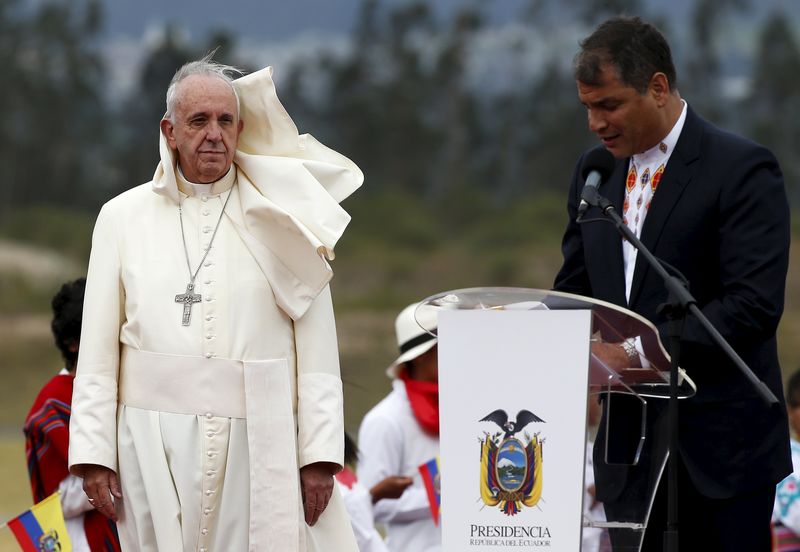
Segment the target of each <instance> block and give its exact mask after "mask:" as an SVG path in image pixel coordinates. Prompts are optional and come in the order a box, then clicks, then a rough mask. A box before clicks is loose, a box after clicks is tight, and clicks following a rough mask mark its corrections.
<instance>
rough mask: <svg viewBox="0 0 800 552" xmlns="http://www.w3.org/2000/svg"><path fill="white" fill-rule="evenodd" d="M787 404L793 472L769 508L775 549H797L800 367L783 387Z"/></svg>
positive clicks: (790, 551)
mask: <svg viewBox="0 0 800 552" xmlns="http://www.w3.org/2000/svg"><path fill="white" fill-rule="evenodd" d="M786 406H787V409H788V411H789V427H790V428H791V430H792V433H794V435H792V436H791V437H790V444H791V450H792V465H793V466H794V471H793V472H792V473H791V475H789V476H788V477H787V478H786V479H784V480H783V481H781V482H780V483H778V488H777V490H776V493H775V509H774V510H773V511H772V543H773V545H772V548H773V550H774V551H775V552H800V442H798V441H797V439H796V437H797V435H799V434H800V370H798V371H797V372H795V373H794V374H793V375H792V377H791V378H789V383H788V384H787V386H786Z"/></svg>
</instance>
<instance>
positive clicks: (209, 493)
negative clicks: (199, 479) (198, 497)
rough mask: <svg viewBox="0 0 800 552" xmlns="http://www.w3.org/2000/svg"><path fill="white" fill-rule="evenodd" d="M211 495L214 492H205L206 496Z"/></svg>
mask: <svg viewBox="0 0 800 552" xmlns="http://www.w3.org/2000/svg"><path fill="white" fill-rule="evenodd" d="M212 494H214V491H206V496H211V495H212Z"/></svg>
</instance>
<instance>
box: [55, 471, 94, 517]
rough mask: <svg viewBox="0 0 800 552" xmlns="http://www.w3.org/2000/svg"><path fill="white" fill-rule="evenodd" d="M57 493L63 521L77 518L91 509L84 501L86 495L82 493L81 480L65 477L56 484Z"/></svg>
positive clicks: (74, 477)
mask: <svg viewBox="0 0 800 552" xmlns="http://www.w3.org/2000/svg"><path fill="white" fill-rule="evenodd" d="M58 492H59V493H60V495H59V497H60V499H61V511H62V512H63V513H64V519H69V518H74V517H77V516H79V515H81V514H82V513H84V512H87V511H89V510H91V509H93V506H92V505H91V503H90V502H89V501H88V500H87V499H86V498H87V497H86V493H85V492H83V479H81V478H80V477H77V476H74V475H68V476H66V477H65V478H64V479H62V480H61V483H59V484H58Z"/></svg>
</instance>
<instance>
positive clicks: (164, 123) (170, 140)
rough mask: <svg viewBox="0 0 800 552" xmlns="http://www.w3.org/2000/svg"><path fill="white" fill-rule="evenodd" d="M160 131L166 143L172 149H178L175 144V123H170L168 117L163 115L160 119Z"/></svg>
mask: <svg viewBox="0 0 800 552" xmlns="http://www.w3.org/2000/svg"><path fill="white" fill-rule="evenodd" d="M160 126H161V132H162V133H163V134H164V138H166V139H167V144H169V147H170V148H172V149H178V148H177V147H176V145H175V125H173V124H172V121H170V120H169V119H168V118H166V117H164V118H163V119H161V124H160Z"/></svg>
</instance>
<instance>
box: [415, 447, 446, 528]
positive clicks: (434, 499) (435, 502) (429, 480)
mask: <svg viewBox="0 0 800 552" xmlns="http://www.w3.org/2000/svg"><path fill="white" fill-rule="evenodd" d="M419 473H420V474H422V481H423V482H424V483H425V490H426V491H427V492H428V504H429V505H430V508H431V515H432V516H433V522H434V523H435V524H436V525H439V511H440V509H441V503H442V494H441V482H440V477H439V457H438V456H437V457H436V458H433V459H431V460H428V461H427V462H425V463H424V464H420V466H419Z"/></svg>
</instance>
